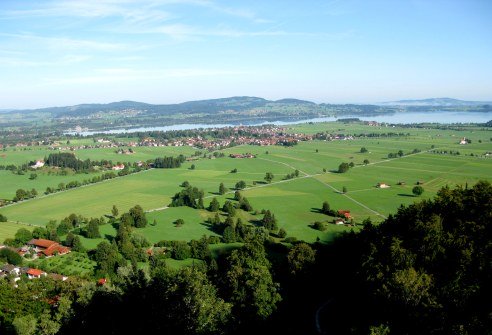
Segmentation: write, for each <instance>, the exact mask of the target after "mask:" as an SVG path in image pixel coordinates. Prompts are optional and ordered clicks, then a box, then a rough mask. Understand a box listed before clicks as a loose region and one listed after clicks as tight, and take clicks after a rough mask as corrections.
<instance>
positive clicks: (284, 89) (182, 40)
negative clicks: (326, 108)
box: [0, 0, 492, 109]
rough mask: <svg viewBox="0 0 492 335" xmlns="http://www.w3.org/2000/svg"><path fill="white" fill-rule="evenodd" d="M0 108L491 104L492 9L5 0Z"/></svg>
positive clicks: (480, 4)
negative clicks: (294, 102) (425, 101)
mask: <svg viewBox="0 0 492 335" xmlns="http://www.w3.org/2000/svg"><path fill="white" fill-rule="evenodd" d="M0 92H1V94H0V109H1V108H34V107H44V106H61V105H73V104H78V103H90V102H111V101H120V100H136V101H143V102H149V103H175V102H182V101H187V100H198V99H208V98H219V97H228V96H235V95H249V96H260V97H264V98H268V99H281V98H299V99H307V100H312V101H315V102H328V103H342V102H354V103H371V102H380V101H391V100H398V99H412V98H427V97H454V98H460V99H469V100H492V1H488V0H485V1H473V0H463V1H452V0H447V1H428V0H418V1H417V0H415V1H411V0H408V1H405V0H387V1H365V0H361V1H351V0H347V1H341V0H340V1H328V0H327V1H214V0H155V1H143V0H142V1H137V0H83V1H82V0H80V1H78V0H77V1H75V0H74V1H13V0H2V1H1V2H0Z"/></svg>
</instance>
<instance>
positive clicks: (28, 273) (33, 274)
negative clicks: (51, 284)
mask: <svg viewBox="0 0 492 335" xmlns="http://www.w3.org/2000/svg"><path fill="white" fill-rule="evenodd" d="M8 276H11V277H12V280H13V281H14V282H16V281H19V280H20V279H21V278H22V276H25V277H27V279H39V278H43V277H49V278H53V279H55V280H60V281H65V280H67V279H68V276H64V275H61V274H58V273H47V272H45V271H43V270H40V269H34V268H30V267H27V266H16V265H12V264H5V265H3V266H2V268H1V269H0V278H5V277H8Z"/></svg>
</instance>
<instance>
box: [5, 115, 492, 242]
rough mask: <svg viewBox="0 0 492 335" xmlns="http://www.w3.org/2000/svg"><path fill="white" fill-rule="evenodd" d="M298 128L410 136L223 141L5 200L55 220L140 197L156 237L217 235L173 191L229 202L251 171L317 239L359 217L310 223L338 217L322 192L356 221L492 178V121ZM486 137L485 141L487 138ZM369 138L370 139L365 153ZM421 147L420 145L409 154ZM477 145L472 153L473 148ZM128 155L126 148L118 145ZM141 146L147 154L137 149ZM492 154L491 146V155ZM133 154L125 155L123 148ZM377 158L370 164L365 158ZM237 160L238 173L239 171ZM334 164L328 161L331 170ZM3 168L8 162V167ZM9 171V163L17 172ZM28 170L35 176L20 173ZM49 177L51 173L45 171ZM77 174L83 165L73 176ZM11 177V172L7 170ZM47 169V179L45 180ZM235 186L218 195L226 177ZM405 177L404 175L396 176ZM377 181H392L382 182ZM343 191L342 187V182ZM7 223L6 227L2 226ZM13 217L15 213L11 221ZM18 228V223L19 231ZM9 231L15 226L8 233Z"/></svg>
mask: <svg viewBox="0 0 492 335" xmlns="http://www.w3.org/2000/svg"><path fill="white" fill-rule="evenodd" d="M289 131H292V132H305V133H316V132H320V131H332V132H333V131H335V132H336V131H339V132H340V133H345V134H358V133H369V132H384V133H387V132H390V131H391V132H403V133H405V134H406V133H410V135H409V136H405V137H378V138H368V137H366V138H356V139H354V140H346V141H341V140H340V141H320V140H315V141H309V142H301V143H299V144H298V145H296V146H294V147H282V146H268V147H259V146H236V147H232V148H227V149H224V150H223V152H224V153H225V154H226V157H223V158H217V159H208V158H200V159H199V160H197V161H194V162H193V164H195V166H196V169H194V170H192V169H190V166H191V164H192V163H190V162H187V163H184V164H183V166H182V167H181V168H178V169H152V170H149V171H145V172H141V173H137V174H133V175H129V176H125V177H120V178H116V179H113V180H108V181H105V182H102V183H98V184H92V185H89V186H86V187H82V188H77V189H73V190H69V191H65V192H59V193H56V194H53V195H50V196H47V197H40V198H36V199H32V200H28V201H24V202H22V203H18V204H14V205H11V206H8V207H4V208H1V209H0V213H2V214H4V215H5V216H7V217H8V219H9V221H13V222H15V221H20V222H24V223H29V224H34V225H44V224H46V223H47V222H48V221H49V220H52V219H54V220H60V219H62V218H64V217H66V216H68V215H69V214H71V213H76V214H81V215H83V216H86V217H100V216H103V215H106V214H109V213H110V211H111V207H112V206H113V205H116V206H117V207H118V209H119V210H120V213H122V212H124V211H127V210H128V209H129V208H130V207H132V206H134V205H136V204H139V205H141V206H142V207H143V208H144V210H146V211H149V213H148V214H147V216H148V219H149V222H153V220H156V222H157V225H155V226H152V225H148V226H147V227H146V228H143V229H139V230H138V232H139V233H140V234H142V235H144V236H145V237H146V238H147V239H148V240H149V241H150V242H157V241H159V240H190V239H198V238H200V237H201V236H202V235H204V234H205V235H213V234H215V233H214V232H212V231H211V230H210V228H209V226H208V224H207V223H206V221H207V219H208V218H209V217H210V216H211V215H212V214H211V213H209V212H208V211H206V210H195V209H191V208H186V207H179V208H167V205H168V204H169V203H170V201H171V197H172V196H173V195H174V194H175V193H176V192H179V190H180V189H181V187H180V186H179V185H180V184H181V183H182V182H183V181H188V182H189V183H190V184H191V185H192V186H196V187H198V188H200V189H203V190H204V193H205V199H204V203H205V206H208V204H209V202H210V200H211V199H212V198H213V197H217V199H218V200H219V202H220V204H221V205H222V204H223V203H224V201H225V200H227V199H228V198H231V196H232V195H233V191H234V190H233V188H234V185H235V184H236V182H237V181H239V180H244V181H245V182H246V185H247V187H246V189H244V190H243V191H242V194H243V195H244V196H246V197H247V198H248V199H249V201H250V203H251V205H252V206H253V208H254V209H255V210H258V211H260V210H261V209H270V210H271V211H272V212H273V213H274V214H275V215H276V217H277V219H278V221H279V227H281V228H284V229H285V230H286V231H287V233H288V235H287V236H293V237H297V238H298V239H302V240H305V241H308V242H314V241H316V240H317V239H319V240H321V241H325V242H328V241H330V240H331V239H333V237H334V236H335V235H336V234H338V233H340V232H343V231H348V230H350V229H357V227H347V226H335V225H333V224H327V227H328V229H327V230H326V231H324V232H321V231H318V230H315V229H313V228H311V224H312V223H313V222H314V221H329V222H331V221H332V219H333V218H331V217H328V216H326V215H324V214H321V213H319V209H320V207H321V204H322V202H323V201H328V202H329V204H330V205H331V208H332V209H346V210H350V211H351V214H352V216H353V217H354V220H355V222H356V223H357V222H358V223H360V222H362V220H363V219H365V218H367V217H370V218H371V220H373V221H375V222H378V221H381V220H383V219H384V218H385V217H387V216H388V215H389V214H390V213H394V212H395V211H396V210H397V208H398V207H399V206H400V205H401V204H404V205H408V204H411V203H413V202H414V201H416V200H419V199H422V198H430V197H432V196H434V195H435V194H436V192H437V191H438V190H439V189H440V188H441V187H442V186H445V185H449V186H454V185H456V184H460V185H465V184H466V183H467V184H468V185H473V184H474V183H476V182H477V181H478V180H480V179H485V180H489V181H490V180H492V173H491V171H492V158H486V157H487V156H485V155H484V154H485V153H486V152H492V142H491V141H490V138H491V137H492V131H487V130H480V129H478V128H477V129H475V128H473V129H469V130H467V131H456V130H436V129H420V128H419V129H417V128H390V129H388V128H378V127H369V126H363V125H359V124H356V125H347V124H343V123H335V122H332V123H323V124H311V125H310V124H304V125H298V126H295V127H293V128H292V129H289ZM461 137H467V138H470V139H472V143H471V144H468V145H464V146H463V145H459V144H458V141H459V139H460V138H461ZM479 140H481V143H479ZM432 146H434V148H435V149H436V150H437V149H439V150H448V151H449V150H453V151H456V150H459V151H460V153H461V155H459V156H455V155H449V154H436V153H432V152H428V151H429V150H431V148H432ZM361 147H365V148H367V150H368V151H367V152H366V153H361V152H360V149H361ZM415 149H417V151H419V152H418V153H416V154H411V152H412V151H414V150H415ZM399 150H402V151H403V152H404V153H405V156H403V157H401V158H395V159H388V158H387V157H388V154H389V153H396V152H397V151H399ZM136 151H137V154H135V155H130V156H128V159H124V161H127V160H129V159H130V158H131V159H132V160H133V159H135V160H145V159H146V158H144V157H149V158H155V157H157V156H160V155H161V156H162V155H177V154H180V153H182V154H184V155H189V154H190V153H192V152H194V151H195V149H193V148H189V147H170V148H161V147H158V148H137V149H136ZM246 152H250V153H253V154H255V155H256V156H257V158H254V159H233V158H229V157H227V156H228V155H229V154H230V153H246ZM472 153H473V154H474V155H473V156H471V155H470V154H472ZM76 154H77V156H78V157H80V158H82V159H85V158H90V159H95V160H97V159H101V158H106V159H107V158H108V155H110V154H111V153H110V152H108V151H107V150H105V149H89V150H80V151H78V152H77V153H76ZM114 155H115V156H119V157H121V155H117V154H114ZM137 155H140V156H137ZM488 157H490V156H488ZM125 158H126V157H125ZM365 159H367V160H369V164H367V165H365V164H363V161H364V160H365ZM342 162H347V163H349V162H353V163H354V167H353V168H351V169H350V170H349V171H348V172H347V173H342V174H340V173H336V172H335V170H337V168H338V165H339V164H340V163H342ZM232 169H237V173H231V170H232ZM295 169H297V170H299V172H300V173H299V177H298V178H294V179H288V180H284V177H285V176H286V175H287V174H290V173H292V172H293V171H294V170H295ZM324 169H325V170H326V172H325V171H323V170H324ZM2 172H3V171H2ZM266 172H272V173H273V174H274V176H275V177H274V179H273V181H272V183H270V184H267V183H265V182H264V180H263V178H264V176H265V173H266ZM9 173H10V172H9ZM20 177H24V179H27V176H20ZM46 177H48V176H46ZM74 177H79V176H77V175H74V176H71V178H74ZM0 178H2V180H5V179H6V178H8V176H7V175H4V174H0ZM42 179H43V178H41V179H40V181H39V182H41V181H42ZM417 181H420V182H423V187H424V190H425V191H424V194H423V195H422V196H420V197H415V196H413V194H412V188H413V186H414V185H415V184H416V182H417ZM221 182H222V183H224V184H225V186H226V187H227V188H229V189H230V190H231V191H230V192H229V193H228V194H225V195H218V193H217V192H218V187H219V184H220V183H221ZM399 182H404V185H398V183H399ZM378 183H386V184H388V185H389V186H390V187H389V188H385V189H381V188H377V187H376V185H377V184H378ZM344 187H345V188H346V189H347V192H346V193H345V194H342V193H341V190H342V189H343V188H344ZM240 216H241V217H242V219H243V220H245V221H250V222H254V221H255V220H258V219H260V218H261V217H262V216H261V215H256V216H255V215H252V214H251V213H244V212H242V211H241V213H240ZM178 218H182V219H184V221H185V224H184V225H183V226H182V227H175V225H174V224H173V222H174V221H175V220H176V219H178ZM1 225H2V224H0V231H2V230H1V229H2V227H1ZM9 225H13V223H9ZM103 230H104V231H103ZM14 232H15V231H14ZM101 233H102V234H103V235H106V236H107V237H108V238H110V236H114V234H115V231H114V228H112V227H111V226H109V225H108V226H103V227H101ZM8 234H9V231H8V229H7V230H6V232H5V233H4V236H7V235H8ZM100 241H101V240H98V239H95V240H87V239H83V243H84V245H85V246H87V247H89V248H92V247H95V245H97V243H98V242H100Z"/></svg>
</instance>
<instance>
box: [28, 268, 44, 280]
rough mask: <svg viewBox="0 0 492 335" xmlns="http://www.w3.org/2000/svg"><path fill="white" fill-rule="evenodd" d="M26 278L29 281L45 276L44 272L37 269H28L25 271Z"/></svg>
mask: <svg viewBox="0 0 492 335" xmlns="http://www.w3.org/2000/svg"><path fill="white" fill-rule="evenodd" d="M26 273H27V277H28V278H29V279H33V278H41V276H46V272H44V271H42V270H39V269H29V270H27V272H26Z"/></svg>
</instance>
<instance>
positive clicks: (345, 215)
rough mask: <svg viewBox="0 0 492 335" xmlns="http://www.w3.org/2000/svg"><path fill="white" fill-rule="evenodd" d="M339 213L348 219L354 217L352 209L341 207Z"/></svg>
mask: <svg viewBox="0 0 492 335" xmlns="http://www.w3.org/2000/svg"><path fill="white" fill-rule="evenodd" d="M338 214H340V215H343V216H344V217H345V218H346V219H347V220H350V219H351V218H352V215H350V211H348V210H346V209H339V210H338Z"/></svg>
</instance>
